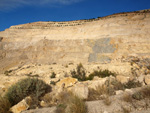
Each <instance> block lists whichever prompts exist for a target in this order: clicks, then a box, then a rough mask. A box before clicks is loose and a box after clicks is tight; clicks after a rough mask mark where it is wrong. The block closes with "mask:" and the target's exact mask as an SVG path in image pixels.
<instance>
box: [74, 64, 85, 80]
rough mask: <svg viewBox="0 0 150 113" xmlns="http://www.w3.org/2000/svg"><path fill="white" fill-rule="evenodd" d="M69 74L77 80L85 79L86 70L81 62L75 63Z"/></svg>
mask: <svg viewBox="0 0 150 113" xmlns="http://www.w3.org/2000/svg"><path fill="white" fill-rule="evenodd" d="M71 75H72V77H73V78H77V79H78V80H79V81H85V80H86V71H85V69H84V67H83V65H82V64H81V63H80V64H78V65H77V67H76V70H73V71H71Z"/></svg>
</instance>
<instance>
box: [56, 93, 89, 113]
mask: <svg viewBox="0 0 150 113" xmlns="http://www.w3.org/2000/svg"><path fill="white" fill-rule="evenodd" d="M59 98H60V102H59V105H58V106H57V110H56V113H87V108H86V105H85V102H84V101H83V100H82V99H80V98H79V97H77V96H75V95H73V94H72V93H71V92H63V93H62V94H60V97H59Z"/></svg>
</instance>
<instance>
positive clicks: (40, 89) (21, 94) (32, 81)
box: [5, 78, 51, 106]
mask: <svg viewBox="0 0 150 113" xmlns="http://www.w3.org/2000/svg"><path fill="white" fill-rule="evenodd" d="M49 91H51V87H50V86H49V85H47V84H46V83H45V82H44V81H42V80H39V79H37V78H26V79H22V80H20V81H19V82H17V83H16V84H14V85H12V86H11V87H10V88H9V89H8V91H7V92H6V94H5V97H6V98H8V100H9V102H10V103H11V106H13V105H15V104H17V103H18V102H19V101H21V100H22V99H24V98H25V97H26V96H29V95H31V96H33V97H36V98H37V99H38V98H39V97H41V96H42V95H43V94H45V93H46V92H49Z"/></svg>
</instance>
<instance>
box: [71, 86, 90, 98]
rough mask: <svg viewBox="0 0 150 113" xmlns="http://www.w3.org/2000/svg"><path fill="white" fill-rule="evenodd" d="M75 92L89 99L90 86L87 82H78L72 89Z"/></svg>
mask: <svg viewBox="0 0 150 113" xmlns="http://www.w3.org/2000/svg"><path fill="white" fill-rule="evenodd" d="M72 92H73V94H75V95H76V96H78V97H80V98H81V99H87V98H88V93H89V90H88V86H87V85H85V84H77V85H75V86H74V87H73V89H72Z"/></svg>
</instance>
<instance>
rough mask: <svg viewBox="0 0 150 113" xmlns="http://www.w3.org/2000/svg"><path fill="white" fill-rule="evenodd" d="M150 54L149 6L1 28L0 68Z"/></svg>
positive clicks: (96, 60) (115, 58) (106, 60)
mask: <svg viewBox="0 0 150 113" xmlns="http://www.w3.org/2000/svg"><path fill="white" fill-rule="evenodd" d="M129 55H137V56H140V57H148V58H149V57H150V10H143V11H136V12H129V13H119V14H113V15H110V16H106V17H101V18H100V17H99V18H97V19H89V20H77V21H66V22H34V23H28V24H22V25H16V26H11V27H10V28H9V29H6V30H5V31H2V32H0V70H5V69H7V68H9V67H12V66H14V65H18V64H19V63H27V62H32V63H54V62H56V63H65V62H83V63H88V62H96V63H109V62H112V61H115V60H119V59H121V58H122V57H125V56H129Z"/></svg>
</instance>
